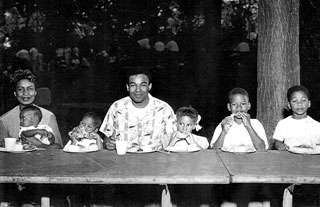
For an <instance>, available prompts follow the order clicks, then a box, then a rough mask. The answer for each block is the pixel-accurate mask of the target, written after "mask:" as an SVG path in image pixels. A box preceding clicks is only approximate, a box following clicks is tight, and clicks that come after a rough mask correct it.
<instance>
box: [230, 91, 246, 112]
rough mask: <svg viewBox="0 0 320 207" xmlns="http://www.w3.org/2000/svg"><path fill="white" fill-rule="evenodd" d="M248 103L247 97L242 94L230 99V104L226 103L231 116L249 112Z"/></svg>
mask: <svg viewBox="0 0 320 207" xmlns="http://www.w3.org/2000/svg"><path fill="white" fill-rule="evenodd" d="M250 107H251V105H250V102H249V98H248V97H247V96H244V95H242V94H235V95H233V96H232V97H231V100H230V103H228V109H229V111H231V113H232V114H235V115H237V114H238V113H239V112H245V113H247V112H248V111H249V110H250Z"/></svg>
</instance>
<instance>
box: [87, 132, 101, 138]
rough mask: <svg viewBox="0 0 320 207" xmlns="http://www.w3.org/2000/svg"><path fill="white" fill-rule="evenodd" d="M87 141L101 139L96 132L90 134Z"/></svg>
mask: <svg viewBox="0 0 320 207" xmlns="http://www.w3.org/2000/svg"><path fill="white" fill-rule="evenodd" d="M89 139H101V137H100V135H99V134H98V133H97V132H91V133H90V134H89Z"/></svg>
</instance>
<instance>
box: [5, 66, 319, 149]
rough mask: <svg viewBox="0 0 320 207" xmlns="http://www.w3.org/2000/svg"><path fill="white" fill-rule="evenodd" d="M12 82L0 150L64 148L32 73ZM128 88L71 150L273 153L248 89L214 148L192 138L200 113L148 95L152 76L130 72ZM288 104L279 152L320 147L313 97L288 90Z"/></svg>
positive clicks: (81, 131)
mask: <svg viewBox="0 0 320 207" xmlns="http://www.w3.org/2000/svg"><path fill="white" fill-rule="evenodd" d="M13 80H14V83H15V90H14V96H15V97H16V99H17V101H18V102H19V104H18V105H17V106H16V107H15V108H13V109H11V110H10V111H8V112H7V113H5V114H3V115H2V116H1V117H0V146H4V138H6V137H16V138H19V141H20V142H21V143H22V144H26V145H33V146H36V147H38V148H62V147H63V141H62V138H61V134H60V131H59V128H58V124H57V120H56V117H55V115H54V114H53V113H52V112H50V111H48V110H46V109H44V108H42V107H39V106H36V105H35V104H34V101H35V98H36V95H37V90H36V78H35V76H34V75H33V74H32V73H31V72H30V71H29V70H18V71H16V72H15V74H14V76H13ZM126 88H127V91H128V93H129V96H127V97H124V98H122V99H120V100H118V101H115V102H114V103H113V104H112V105H111V106H110V108H109V110H108V112H107V114H106V115H105V118H104V119H103V120H101V119H100V117H99V115H97V114H96V113H94V112H87V113H85V114H84V116H83V118H82V120H81V121H80V124H79V125H78V126H76V127H74V128H73V130H72V131H70V132H69V133H68V136H69V138H70V140H69V141H68V143H67V144H66V146H68V147H69V149H71V148H72V149H85V150H101V149H105V148H106V149H108V150H114V149H115V142H116V140H126V141H128V146H127V147H128V150H136V151H139V150H143V149H152V150H154V151H155V150H161V149H169V150H170V149H176V150H188V149H192V148H191V146H192V147H194V148H196V149H199V150H201V149H207V148H209V147H210V148H213V149H215V150H220V149H221V150H223V151H234V152H237V151H239V152H246V151H265V150H268V149H270V148H271V147H269V143H271V142H270V141H269V140H268V138H267V136H266V133H265V130H264V127H263V125H262V124H261V123H260V122H259V121H258V120H257V119H253V118H251V117H250V114H249V113H248V111H249V110H250V107H251V105H250V101H249V94H248V93H247V91H246V90H245V89H242V88H234V89H232V90H231V91H230V92H229V94H228V103H227V109H228V110H229V111H230V115H229V116H227V117H225V118H224V119H223V120H222V121H221V123H220V124H219V125H218V126H217V127H216V129H215V131H214V133H213V137H212V139H211V142H210V145H209V142H208V139H207V138H206V137H203V136H199V135H196V134H194V133H193V131H194V130H196V131H198V130H200V129H201V127H200V125H199V122H200V119H201V117H200V115H199V113H198V112H197V110H196V109H194V108H192V107H190V106H188V107H181V108H179V109H178V110H177V111H176V113H174V111H173V109H172V108H171V107H170V106H169V104H167V103H166V102H164V101H162V100H159V99H157V98H155V97H153V96H152V95H151V94H150V93H149V92H150V90H151V88H152V77H151V74H150V72H149V71H147V70H145V69H142V68H133V69H131V70H129V72H128V74H127V83H126ZM287 98H288V108H289V109H291V111H292V115H291V116H288V117H287V118H284V119H283V120H280V121H279V122H278V124H277V126H276V129H275V132H274V134H273V137H272V138H273V141H274V143H275V145H274V146H275V148H276V149H278V150H290V148H292V147H306V148H314V147H315V146H316V145H317V144H320V123H319V122H317V121H316V120H314V119H312V118H311V117H310V116H308V115H307V111H308V108H309V107H310V106H311V102H310V94H309V91H308V90H307V89H306V88H305V87H303V86H301V85H297V86H293V87H291V88H290V89H288V91H287ZM102 134H104V135H105V136H101V135H102ZM103 137H105V138H103ZM144 146H149V148H144Z"/></svg>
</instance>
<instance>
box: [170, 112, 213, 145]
mask: <svg viewBox="0 0 320 207" xmlns="http://www.w3.org/2000/svg"><path fill="white" fill-rule="evenodd" d="M176 117H177V131H175V132H173V133H172V135H171V138H170V141H169V146H168V147H169V148H173V147H174V148H177V149H184V148H185V149H186V150H187V149H188V146H193V145H196V146H197V147H198V148H200V149H207V148H208V147H209V142H208V140H207V138H206V137H202V136H198V135H195V134H192V131H193V130H194V129H195V130H196V131H198V130H200V129H201V126H200V125H199V122H200V119H201V117H200V115H199V113H198V111H197V110H196V109H194V108H192V107H181V108H179V109H178V110H177V112H176Z"/></svg>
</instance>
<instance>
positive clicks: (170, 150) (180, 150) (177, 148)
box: [165, 146, 201, 152]
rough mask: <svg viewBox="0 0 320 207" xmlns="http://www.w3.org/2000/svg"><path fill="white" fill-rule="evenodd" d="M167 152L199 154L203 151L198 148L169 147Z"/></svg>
mask: <svg viewBox="0 0 320 207" xmlns="http://www.w3.org/2000/svg"><path fill="white" fill-rule="evenodd" d="M165 150H166V151H168V152H198V151H200V150H201V149H200V148H198V147H189V148H188V147H183V148H182V147H171V146H169V147H167V148H165Z"/></svg>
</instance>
